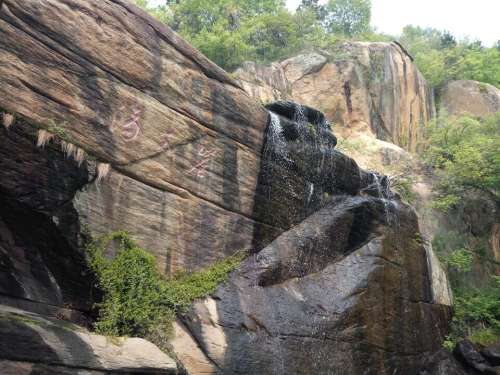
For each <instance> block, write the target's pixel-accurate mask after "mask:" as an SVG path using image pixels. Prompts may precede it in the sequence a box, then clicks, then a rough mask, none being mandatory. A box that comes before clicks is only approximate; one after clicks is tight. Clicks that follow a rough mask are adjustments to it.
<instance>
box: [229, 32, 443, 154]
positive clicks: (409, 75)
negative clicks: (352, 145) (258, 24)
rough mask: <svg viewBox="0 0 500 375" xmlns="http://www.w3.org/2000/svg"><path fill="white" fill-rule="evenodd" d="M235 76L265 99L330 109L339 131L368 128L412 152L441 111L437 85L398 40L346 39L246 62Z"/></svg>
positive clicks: (331, 119) (247, 89) (328, 113)
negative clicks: (327, 47)
mask: <svg viewBox="0 0 500 375" xmlns="http://www.w3.org/2000/svg"><path fill="white" fill-rule="evenodd" d="M235 77H236V78H237V79H238V80H239V82H240V84H241V85H242V86H243V87H244V88H245V90H246V91H247V92H248V93H249V94H250V95H251V96H253V97H255V98H256V99H260V100H261V101H262V102H269V101H274V100H279V99H291V100H294V101H296V102H299V103H302V104H306V105H309V106H312V107H314V108H318V109H319V110H320V111H322V112H324V113H325V115H326V117H327V119H328V120H330V121H331V122H333V123H335V124H336V125H339V127H338V128H336V131H337V132H338V133H339V134H346V135H347V134H351V133H353V132H359V131H366V130H368V131H371V132H373V133H374V134H375V135H376V137H377V138H379V139H381V140H384V141H389V142H392V143H394V144H396V145H399V146H401V147H403V148H405V149H407V150H410V151H416V150H417V149H418V148H419V143H420V142H421V140H422V136H423V131H424V128H425V126H426V125H427V124H428V122H429V120H430V119H431V118H432V117H433V116H434V115H435V108H434V96H433V92H432V89H431V88H430V87H429V86H428V84H427V83H426V81H425V79H424V78H423V77H422V75H421V74H420V72H419V71H418V69H417V68H416V66H415V64H414V63H413V59H412V58H411V56H409V55H408V54H407V53H406V52H405V51H404V50H403V49H402V48H401V47H400V46H399V45H398V44H396V43H363V42H356V43H346V44H342V45H340V46H338V47H336V48H335V49H334V50H332V51H328V52H327V51H316V52H310V53H305V54H302V55H299V56H296V57H292V58H290V59H287V60H285V61H282V62H279V63H273V64H271V65H269V66H260V65H258V64H255V63H246V64H244V65H243V66H242V67H241V68H240V69H238V70H237V71H236V72H235Z"/></svg>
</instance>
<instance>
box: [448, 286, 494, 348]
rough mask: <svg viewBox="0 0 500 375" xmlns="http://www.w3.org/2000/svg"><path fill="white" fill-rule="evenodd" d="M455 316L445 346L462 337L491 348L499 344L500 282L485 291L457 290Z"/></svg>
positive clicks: (484, 289)
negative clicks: (490, 345) (494, 343)
mask: <svg viewBox="0 0 500 375" xmlns="http://www.w3.org/2000/svg"><path fill="white" fill-rule="evenodd" d="M454 294H455V300H454V315H453V320H452V324H451V332H450V335H449V336H448V337H447V341H446V342H445V344H444V345H445V347H448V348H452V347H453V346H454V344H455V343H457V342H458V341H460V340H461V339H463V338H466V337H467V338H469V339H470V340H471V341H473V342H476V343H478V344H483V345H488V344H491V343H493V342H498V341H500V281H499V279H498V278H495V280H494V282H493V283H492V285H491V286H489V287H486V288H483V289H468V290H462V289H458V290H455V291H454Z"/></svg>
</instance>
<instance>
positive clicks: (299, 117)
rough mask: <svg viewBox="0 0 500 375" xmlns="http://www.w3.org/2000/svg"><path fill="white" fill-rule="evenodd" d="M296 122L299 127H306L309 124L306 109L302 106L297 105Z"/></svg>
mask: <svg viewBox="0 0 500 375" xmlns="http://www.w3.org/2000/svg"><path fill="white" fill-rule="evenodd" d="M294 121H295V122H296V123H297V124H299V125H305V124H306V123H307V118H306V114H305V112H304V107H303V106H301V105H300V104H297V106H296V107H295V113H294Z"/></svg>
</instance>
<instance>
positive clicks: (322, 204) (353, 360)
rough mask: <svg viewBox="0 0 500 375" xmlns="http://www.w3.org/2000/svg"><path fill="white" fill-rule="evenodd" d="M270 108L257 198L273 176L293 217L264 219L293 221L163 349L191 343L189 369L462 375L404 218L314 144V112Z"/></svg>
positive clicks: (425, 258)
mask: <svg viewBox="0 0 500 375" xmlns="http://www.w3.org/2000/svg"><path fill="white" fill-rule="evenodd" d="M269 108H271V109H272V110H276V111H277V112H278V113H280V115H277V114H273V116H272V118H273V119H274V120H273V122H271V124H270V126H271V128H270V129H269V130H268V134H267V137H266V144H265V147H264V150H266V151H265V152H264V153H263V158H262V169H263V171H272V173H269V175H271V176H274V178H270V179H268V180H267V181H270V182H271V187H270V189H269V190H268V193H269V195H267V196H269V197H272V194H273V190H274V188H275V187H277V186H278V183H277V181H280V183H279V186H280V187H281V189H280V190H279V194H280V196H282V197H283V198H286V200H287V202H288V209H287V211H286V213H288V214H290V213H291V215H288V216H287V215H286V213H285V212H283V213H282V212H280V211H279V210H278V209H275V210H274V211H273V214H274V217H275V218H277V220H280V218H284V217H285V218H288V219H290V218H294V220H293V221H290V223H292V222H293V223H296V224H295V225H293V226H292V228H291V229H290V230H288V231H286V232H284V233H283V234H281V235H280V236H279V237H277V238H276V239H274V240H273V241H272V242H271V244H270V245H268V246H267V247H265V248H264V249H263V250H261V251H260V252H258V253H257V254H255V255H253V256H251V257H250V258H248V259H247V260H246V261H244V263H243V264H242V265H241V267H240V268H239V269H238V270H237V271H235V272H234V273H233V274H232V275H231V277H230V279H229V281H228V282H227V283H226V284H224V285H222V286H221V287H219V289H218V290H217V291H216V292H215V293H214V295H213V296H212V297H210V298H207V299H205V300H203V301H199V302H196V303H195V304H194V305H193V307H192V308H191V309H190V310H189V311H188V312H187V314H186V315H185V316H183V318H182V322H179V323H178V330H179V336H178V337H179V339H178V341H177V342H176V341H174V342H173V343H172V344H173V351H174V352H175V353H176V354H177V355H178V356H179V357H184V358H186V357H187V355H186V348H189V347H193V346H198V347H200V348H201V351H198V352H197V353H195V352H194V351H190V352H189V353H191V356H189V358H187V361H186V362H185V366H186V369H187V371H188V373H190V374H191V373H192V374H197V373H201V372H198V371H200V370H199V369H200V368H203V369H204V370H203V371H204V372H203V373H208V374H219V373H224V374H257V373H258V374H276V373H277V374H331V373H335V374H362V373H367V374H393V373H397V372H400V373H404V374H419V373H422V372H424V371H428V372H427V373H429V374H445V373H446V374H463V372H462V369H461V367H460V365H458V364H457V363H456V362H454V360H453V359H451V358H450V357H449V356H447V355H446V354H445V353H444V352H442V349H441V341H442V339H443V337H444V335H446V334H447V322H448V319H449V317H450V308H449V305H450V304H451V296H450V294H449V287H447V288H445V289H444V290H443V289H442V288H441V286H442V285H446V286H447V285H448V284H447V280H446V276H445V275H444V274H443V273H442V271H441V272H439V271H438V270H436V269H433V267H435V266H438V265H439V263H438V261H437V260H436V259H435V258H430V254H432V251H431V250H430V253H429V250H428V249H426V247H425V244H424V243H423V242H422V240H421V237H420V234H419V228H418V221H417V216H416V214H415V213H414V211H413V210H412V209H410V208H409V207H408V206H406V205H405V204H403V203H402V202H401V201H399V200H398V199H397V198H395V197H394V195H393V194H392V192H391V191H390V190H389V188H388V184H387V180H386V179H385V178H383V177H382V176H379V175H376V174H373V173H367V172H364V171H362V170H360V169H359V168H358V167H357V165H356V164H355V163H354V162H353V161H352V160H350V159H349V158H347V157H345V156H343V155H342V154H340V153H338V152H337V151H335V150H334V147H335V143H336V142H335V141H334V139H333V138H331V137H332V136H331V135H330V137H325V139H323V136H322V129H326V128H327V127H328V124H327V123H326V122H325V121H321V120H320V121H314V119H318V118H319V119H322V118H323V117H322V116H318V112H317V111H315V110H313V109H311V108H303V107H300V106H297V105H294V104H292V103H290V102H279V103H274V104H271V105H269ZM300 114H302V117H300V116H298V115H300ZM294 119H295V120H294ZM273 127H274V130H273ZM310 159H311V160H310ZM312 159H314V160H316V162H317V163H318V164H314V161H312ZM302 164H303V165H305V166H309V168H303V167H302ZM301 181H305V182H306V183H303V182H301ZM272 183H274V186H273V185H272ZM304 186H305V187H309V189H307V188H306V189H304ZM285 194H287V195H286V196H285ZM315 194H318V195H315ZM287 197H296V200H293V199H291V198H287ZM300 197H307V200H305V201H304V200H300V199H299V198H300ZM302 199H303V198H302ZM273 201H275V199H273V198H271V199H270V202H273ZM304 205H305V206H304ZM308 205H310V206H308ZM307 208H309V209H310V210H308V209H307ZM299 212H302V213H303V214H302V215H300V214H298V213H299ZM434 278H436V280H434ZM439 278H441V279H439ZM434 281H435V282H434ZM438 357H439V358H440V359H437V358H438ZM183 363H184V362H183ZM441 368H446V369H447V370H446V371H448V372H444V370H443V371H442V370H440V369H441Z"/></svg>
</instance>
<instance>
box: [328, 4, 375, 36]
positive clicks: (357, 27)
mask: <svg viewBox="0 0 500 375" xmlns="http://www.w3.org/2000/svg"><path fill="white" fill-rule="evenodd" d="M326 8H327V16H326V20H327V21H326V22H327V27H328V28H329V30H330V31H331V32H333V33H337V34H344V35H349V36H353V35H359V34H361V33H363V32H367V31H369V29H370V17H371V1H370V0H330V1H328V5H327V7H326Z"/></svg>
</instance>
